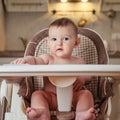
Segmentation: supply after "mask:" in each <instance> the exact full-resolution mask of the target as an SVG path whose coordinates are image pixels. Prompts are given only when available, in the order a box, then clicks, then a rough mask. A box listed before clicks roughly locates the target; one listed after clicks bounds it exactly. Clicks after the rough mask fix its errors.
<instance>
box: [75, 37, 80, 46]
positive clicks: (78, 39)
mask: <svg viewBox="0 0 120 120" xmlns="http://www.w3.org/2000/svg"><path fill="white" fill-rule="evenodd" d="M79 44H80V38H79V37H78V38H77V39H76V41H75V46H78V45H79Z"/></svg>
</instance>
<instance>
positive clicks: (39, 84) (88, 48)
mask: <svg viewBox="0 0 120 120" xmlns="http://www.w3.org/2000/svg"><path fill="white" fill-rule="evenodd" d="M79 37H80V39H81V43H80V45H79V46H77V47H76V48H74V50H73V55H75V56H79V57H82V58H83V59H84V60H85V61H86V63H87V64H98V54H97V50H96V46H95V45H94V43H93V41H92V40H90V39H89V38H88V37H86V36H83V35H80V34H79ZM45 40H46V38H44V39H43V40H41V41H40V42H39V44H38V45H37V47H36V50H35V56H40V55H41V54H46V53H50V50H49V48H48V47H47V45H46V42H45ZM71 69H72V68H71ZM96 79H97V78H96ZM96 79H95V80H92V82H91V84H89V85H87V88H88V89H89V90H90V91H91V92H92V93H93V94H94V97H97V89H98V88H97V86H98V80H96ZM34 88H35V90H39V89H42V88H44V82H43V77H41V76H37V77H34Z"/></svg>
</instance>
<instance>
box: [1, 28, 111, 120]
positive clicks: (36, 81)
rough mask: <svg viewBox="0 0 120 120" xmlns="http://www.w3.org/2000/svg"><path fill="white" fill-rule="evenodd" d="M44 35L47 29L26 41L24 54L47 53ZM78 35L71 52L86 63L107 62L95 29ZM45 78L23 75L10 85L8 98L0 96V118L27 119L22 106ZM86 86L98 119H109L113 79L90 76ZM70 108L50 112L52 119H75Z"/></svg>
mask: <svg viewBox="0 0 120 120" xmlns="http://www.w3.org/2000/svg"><path fill="white" fill-rule="evenodd" d="M47 37H48V29H44V30H42V31H39V32H38V33H36V34H35V35H34V36H33V38H32V39H31V40H30V41H29V43H28V45H27V48H26V51H25V54H24V56H28V55H32V56H39V55H41V54H44V53H50V51H49V49H48V47H47V45H46V43H45V40H46V38H47ZM78 37H80V39H81V43H80V45H79V46H78V47H76V48H75V49H74V51H73V55H76V56H80V57H82V58H83V59H84V60H85V61H86V63H87V64H107V63H108V59H109V58H108V54H107V51H106V49H105V47H104V44H103V41H102V38H101V36H100V35H99V34H98V33H97V32H96V31H93V30H91V29H88V28H78ZM71 69H72V68H71ZM45 79H48V77H46V76H44V77H41V76H37V77H25V78H24V80H23V81H22V82H21V83H20V84H12V87H11V88H12V93H11V94H12V95H11V99H9V98H8V97H7V95H6V96H4V95H3V97H2V101H3V102H2V103H4V104H2V106H3V107H2V117H1V120H8V119H9V120H14V119H15V120H27V118H26V115H25V108H26V107H27V106H29V105H30V99H31V94H32V92H33V91H35V90H39V89H43V88H44V80H45ZM72 82H73V81H72ZM4 84H5V83H4ZM5 86H7V84H5ZM2 88H3V87H2ZM9 89H10V88H9ZM85 89H88V90H90V91H91V92H92V94H93V97H94V105H95V108H96V109H97V110H98V113H99V115H98V117H97V120H104V119H105V117H106V116H107V117H106V120H109V115H110V109H111V108H110V107H109V106H110V105H111V104H110V103H111V102H110V97H111V96H112V95H113V91H112V79H111V78H110V77H107V76H106V77H101V76H97V77H95V76H93V79H92V80H91V82H89V83H86V84H85ZM70 90H71V88H70ZM17 93H18V94H19V96H18V94H17ZM8 103H9V104H8ZM64 104H66V103H64ZM73 111H74V108H72V111H70V112H58V111H51V116H52V117H51V118H52V119H56V117H55V116H56V115H57V118H58V119H60V120H68V119H69V120H70V119H74V117H75V112H73ZM10 118H11V119H10Z"/></svg>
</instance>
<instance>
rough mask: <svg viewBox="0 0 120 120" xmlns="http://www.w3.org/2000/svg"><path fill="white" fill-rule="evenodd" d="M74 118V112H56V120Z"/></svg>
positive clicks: (70, 119)
mask: <svg viewBox="0 0 120 120" xmlns="http://www.w3.org/2000/svg"><path fill="white" fill-rule="evenodd" d="M74 117H75V112H57V119H58V120H72V119H74Z"/></svg>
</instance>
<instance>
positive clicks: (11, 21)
mask: <svg viewBox="0 0 120 120" xmlns="http://www.w3.org/2000/svg"><path fill="white" fill-rule="evenodd" d="M58 6H60V4H56V5H55V4H52V6H51V7H49V11H48V12H36V13H35V12H26V13H25V12H24V13H22V12H21V13H20V12H6V17H5V30H6V50H24V47H23V44H22V42H21V41H20V40H19V37H24V38H26V39H28V40H30V39H31V37H32V36H33V35H34V34H35V33H36V32H37V31H39V30H41V29H43V28H45V27H47V26H48V25H49V23H50V22H51V21H52V20H54V19H56V18H60V17H69V18H71V19H72V20H73V21H74V22H75V23H76V24H78V22H79V21H80V20H81V19H82V18H85V19H87V21H88V22H87V24H86V26H85V27H89V28H92V29H94V30H96V31H97V32H99V33H100V34H101V35H102V37H103V38H104V39H105V40H107V41H108V42H109V44H108V49H110V50H112V49H116V44H113V40H112V34H113V33H120V27H119V26H120V22H119V20H120V12H117V13H116V17H115V18H114V19H110V18H108V17H107V16H106V15H105V14H104V13H102V12H100V11H99V9H100V8H99V6H98V4H94V5H91V7H90V9H88V11H89V12H86V11H85V10H84V9H80V8H82V6H81V7H79V4H76V6H75V4H74V5H73V4H70V5H68V6H69V10H70V11H68V12H64V11H65V10H64V9H65V8H67V6H64V7H63V8H64V9H62V8H61V6H60V8H61V9H60V8H58ZM72 8H77V10H78V11H76V9H72ZM78 8H79V9H78ZM93 8H94V9H95V10H96V14H92V12H91V10H93ZM54 9H57V10H58V11H59V12H57V13H56V14H54V15H53V14H52V12H51V11H52V10H54ZM61 10H62V11H63V12H61ZM71 10H73V12H71ZM81 11H82V12H81Z"/></svg>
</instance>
